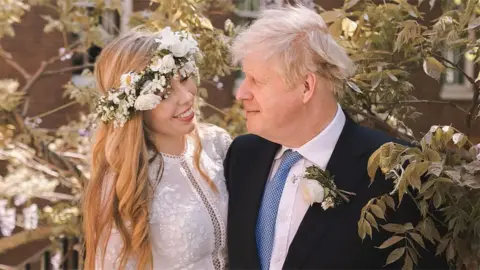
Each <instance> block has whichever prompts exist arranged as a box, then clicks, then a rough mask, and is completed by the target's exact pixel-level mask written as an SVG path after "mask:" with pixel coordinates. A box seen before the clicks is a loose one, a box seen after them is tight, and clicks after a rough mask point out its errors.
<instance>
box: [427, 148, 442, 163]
mask: <svg viewBox="0 0 480 270" xmlns="http://www.w3.org/2000/svg"><path fill="white" fill-rule="evenodd" d="M424 152H425V154H426V155H427V157H428V160H430V161H431V162H440V161H441V160H442V157H441V156H440V154H439V153H438V152H437V151H435V150H432V149H430V148H427V149H425V150H424Z"/></svg>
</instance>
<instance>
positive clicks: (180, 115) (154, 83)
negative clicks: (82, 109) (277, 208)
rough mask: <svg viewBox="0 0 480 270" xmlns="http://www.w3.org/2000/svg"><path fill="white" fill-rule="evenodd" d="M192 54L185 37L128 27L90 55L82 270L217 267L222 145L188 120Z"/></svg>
mask: <svg viewBox="0 0 480 270" xmlns="http://www.w3.org/2000/svg"><path fill="white" fill-rule="evenodd" d="M198 53H199V50H198V47H197V43H196V42H195V40H193V39H192V37H191V35H190V34H188V33H186V32H172V31H171V29H170V28H165V29H164V30H162V31H161V32H160V33H151V32H145V31H138V30H137V31H132V32H130V33H128V34H126V35H124V36H122V37H120V38H117V39H116V40H114V41H113V42H111V43H110V44H109V45H108V46H106V47H105V48H104V49H103V51H102V53H101V54H100V56H99V59H98V61H97V64H96V68H95V73H96V79H97V83H98V87H99V88H100V89H101V91H102V92H104V93H105V96H103V97H102V98H100V100H99V106H98V108H97V115H98V116H99V118H101V120H102V122H103V123H101V124H100V127H99V129H98V131H97V135H96V140H95V143H94V146H93V153H92V154H93V157H92V174H91V179H90V182H89V183H88V186H87V189H86V193H85V197H84V204H83V216H84V222H83V225H84V233H85V240H86V262H85V263H86V265H85V267H86V269H108V270H110V269H142V270H143V269H224V268H225V265H226V263H227V262H226V236H225V232H226V217H227V201H228V195H227V191H226V187H225V183H224V177H223V167H222V162H223V159H224V157H225V154H226V151H227V149H228V146H229V144H230V142H231V139H230V137H229V136H228V134H227V133H226V132H225V131H224V130H223V129H220V128H218V127H214V126H206V125H196V124H195V113H194V98H195V95H196V94H197V87H196V84H195V81H194V77H195V76H197V67H196V65H195V58H196V55H197V54H198Z"/></svg>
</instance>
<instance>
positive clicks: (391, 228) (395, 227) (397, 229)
mask: <svg viewBox="0 0 480 270" xmlns="http://www.w3.org/2000/svg"><path fill="white" fill-rule="evenodd" d="M380 226H381V227H382V228H383V229H384V230H386V231H387V232H393V233H404V232H405V228H404V227H403V225H401V224H394V223H389V224H385V225H380Z"/></svg>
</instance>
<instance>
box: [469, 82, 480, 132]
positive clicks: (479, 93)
mask: <svg viewBox="0 0 480 270" xmlns="http://www.w3.org/2000/svg"><path fill="white" fill-rule="evenodd" d="M479 96H480V88H479V87H475V88H474V90H473V100H472V105H471V106H470V109H469V110H468V115H467V120H466V121H467V128H468V131H467V136H470V131H471V129H472V120H473V117H475V114H476V113H475V112H476V110H477V106H478V97H479Z"/></svg>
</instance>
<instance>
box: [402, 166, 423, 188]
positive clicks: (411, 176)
mask: <svg viewBox="0 0 480 270" xmlns="http://www.w3.org/2000/svg"><path fill="white" fill-rule="evenodd" d="M417 165H418V164H414V163H410V164H409V165H408V167H407V169H405V172H404V173H403V176H404V177H405V178H406V179H407V181H408V183H409V184H410V185H412V186H413V187H415V188H416V189H420V187H421V185H422V183H421V182H420V179H419V178H418V177H417V174H416V172H415V170H416V166H417Z"/></svg>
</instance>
